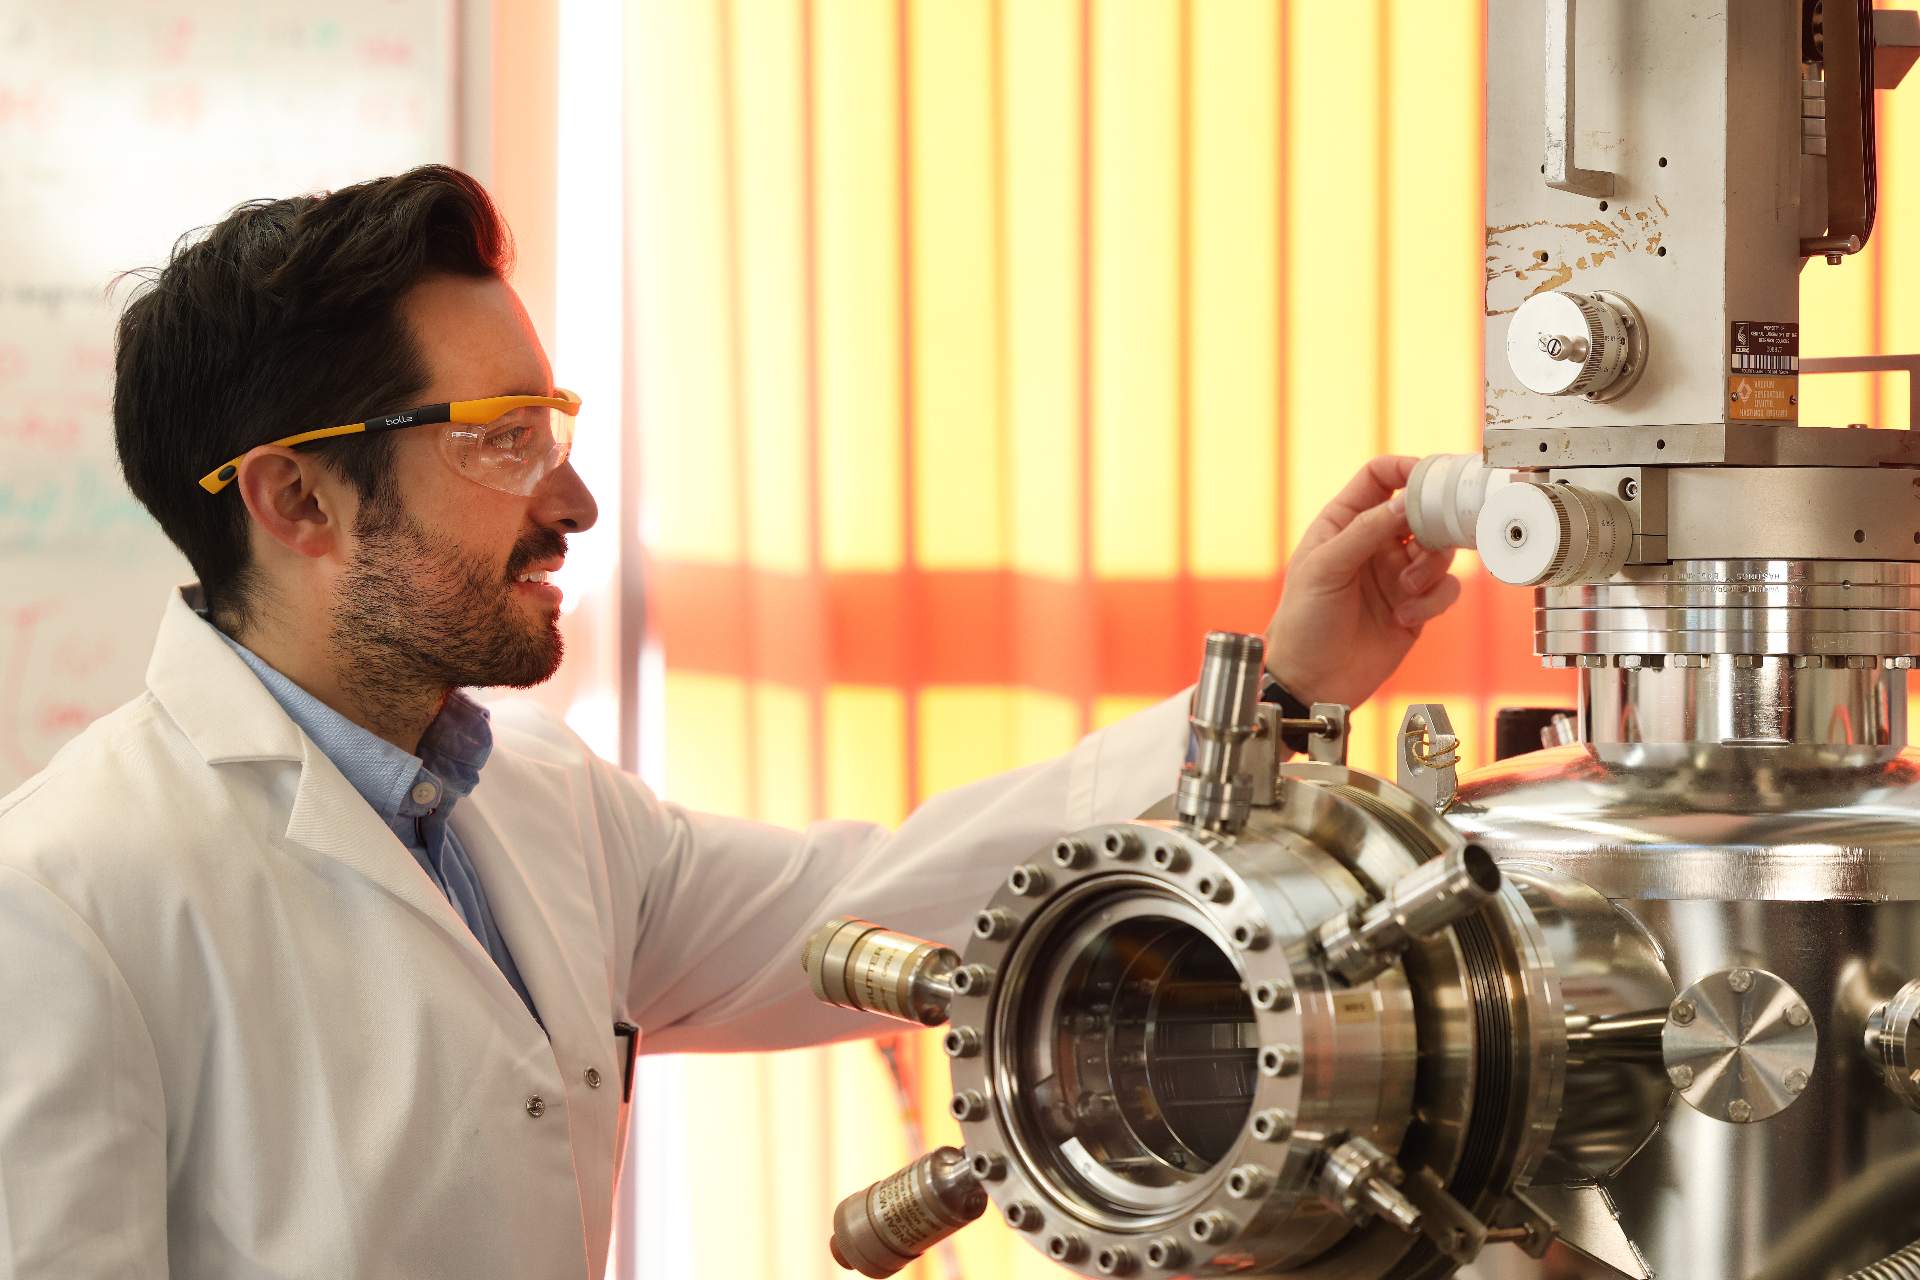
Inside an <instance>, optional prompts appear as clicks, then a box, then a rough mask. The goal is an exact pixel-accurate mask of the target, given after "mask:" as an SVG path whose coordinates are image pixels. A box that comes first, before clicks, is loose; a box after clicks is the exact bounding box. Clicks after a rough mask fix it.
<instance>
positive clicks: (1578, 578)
mask: <svg viewBox="0 0 1920 1280" xmlns="http://www.w3.org/2000/svg"><path fill="white" fill-rule="evenodd" d="M1475 541H1476V542H1477V543H1478V545H1479V551H1480V559H1481V561H1482V562H1483V563H1484V564H1485V565H1486V566H1487V571H1488V572H1489V573H1491V574H1493V576H1494V577H1496V578H1498V579H1500V581H1502V582H1509V583H1512V584H1513V585H1514V586H1517V587H1534V586H1544V587H1561V586H1566V585H1567V584H1569V583H1574V582H1600V581H1604V580H1605V579H1607V578H1610V577H1612V576H1613V575H1614V574H1616V573H1618V572H1619V571H1620V569H1621V567H1622V566H1623V565H1625V564H1626V562H1627V556H1628V554H1629V553H1630V552H1631V551H1632V549H1633V517H1632V516H1631V515H1630V514H1629V513H1628V511H1627V508H1626V504H1624V503H1622V502H1621V501H1620V500H1619V499H1618V498H1616V497H1614V496H1613V495H1612V494H1606V493H1595V492H1594V491H1593V490H1591V489H1576V488H1574V487H1573V486H1572V485H1565V484H1535V483H1532V482H1530V481H1527V482H1516V483H1514V484H1509V485H1503V486H1501V487H1499V488H1498V489H1495V490H1494V491H1492V492H1491V493H1489V494H1488V495H1487V500H1486V502H1485V503H1484V504H1482V506H1481V508H1480V520H1479V524H1478V526H1477V527H1476V529H1475Z"/></svg>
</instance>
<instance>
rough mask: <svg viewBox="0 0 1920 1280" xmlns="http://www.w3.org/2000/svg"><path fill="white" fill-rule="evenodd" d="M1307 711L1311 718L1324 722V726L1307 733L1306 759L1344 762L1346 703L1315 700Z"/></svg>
mask: <svg viewBox="0 0 1920 1280" xmlns="http://www.w3.org/2000/svg"><path fill="white" fill-rule="evenodd" d="M1309 711H1310V713H1311V715H1312V718H1313V719H1315V720H1320V721H1323V722H1325V727H1323V728H1318V729H1315V730H1313V731H1312V732H1311V733H1309V734H1308V735H1307V759H1309V760H1314V761H1318V762H1319V763H1321V764H1345V763H1346V762H1347V716H1348V714H1349V711H1348V709H1347V705H1346V704H1345V703H1343V702H1316V703H1314V704H1313V706H1312V707H1311V708H1309Z"/></svg>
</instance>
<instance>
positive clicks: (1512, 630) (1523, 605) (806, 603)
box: [648, 561, 1565, 699]
mask: <svg viewBox="0 0 1920 1280" xmlns="http://www.w3.org/2000/svg"><path fill="white" fill-rule="evenodd" d="M648 587H649V591H650V593H651V600H652V603H653V606H654V613H655V617H656V619H657V620H658V624H659V635H660V639H661V643H662V644H663V646H664V648H665V653H666V658H667V663H668V665H669V667H670V668H671V669H675V670H686V671H701V672H713V673H726V674H739V673H740V672H743V671H748V670H752V671H755V672H756V673H757V674H758V675H759V677H760V678H762V679H767V680H773V681H778V682H781V683H787V684H792V685H795V686H798V687H802V688H809V687H817V686H818V685H819V684H820V683H823V682H824V683H832V684H853V685H886V686H893V687H896V688H918V687H922V686H925V685H967V684H990V685H1021V686H1026V687H1032V688H1041V689H1050V690H1055V691H1058V692H1060V693H1063V694H1066V695H1070V696H1073V697H1076V698H1081V699H1091V698H1092V697H1093V696H1094V695H1095V694H1096V693H1114V694H1124V695H1134V696H1147V695H1151V694H1156V693H1163V694H1164V693H1171V692H1172V691H1174V690H1176V689H1179V688H1182V687H1184V686H1185V685H1186V684H1188V683H1190V682H1191V681H1192V680H1193V677H1194V674H1195V672H1196V671H1197V670H1198V668H1199V654H1200V642H1201V640H1202V639H1203V638H1204V635H1205V632H1206V630H1207V629H1208V628H1209V627H1226V628H1233V629H1239V630H1251V631H1258V630H1260V629H1262V628H1264V627H1265V625H1266V622H1267V618H1268V615H1269V614H1270V613H1271V612H1272V609H1273V602H1274V600H1275V599H1276V598H1277V595H1278V587H1277V584H1276V583H1275V582H1272V581H1268V580H1266V579H1263V578H1207V579H1195V580H1193V582H1192V583H1191V584H1190V585H1188V586H1185V587H1183V586H1181V585H1180V584H1178V583H1176V582H1175V581H1173V580H1172V579H1153V580H1146V581H1127V580H1106V581H1098V582H1060V581H1057V580H1053V579H1044V578H1034V577H1027V576H1023V575H1019V574H1012V573H1005V572H996V571H970V570H951V571H925V570H915V571H909V572H906V573H898V574H894V573H838V574H829V575H825V576H822V577H818V578H808V577H802V576H798V575H791V574H779V573H771V572H765V571H760V570H754V569H750V568H745V567H742V566H739V565H713V564H683V563H676V562H672V561H667V562H662V563H659V564H656V565H654V566H653V572H652V577H651V580H650V581H649V583H648ZM1183 591H1190V592H1191V601H1192V605H1191V608H1192V615H1191V617H1190V618H1182V617H1181V616H1180V613H1179V609H1178V604H1179V602H1180V596H1181V592H1183ZM756 598H757V603H756ZM983 620H989V621H986V622H985V623H984V624H983ZM1532 636H1533V601H1532V599H1531V597H1530V596H1529V595H1528V593H1526V592H1523V591H1516V590H1513V589H1512V588H1510V587H1506V586H1503V585H1501V584H1499V583H1495V582H1493V581H1491V580H1490V579H1487V578H1485V577H1476V578H1474V579H1473V580H1472V581H1470V582H1468V583H1467V584H1466V598H1465V600H1464V601H1463V602H1462V604H1461V605H1460V606H1459V607H1458V608H1455V609H1454V610H1452V611H1451V612H1450V613H1449V614H1448V615H1447V616H1446V617H1444V618H1441V619H1440V620H1438V621H1436V622H1434V623H1432V624H1430V625H1429V627H1428V629H1427V632H1426V634H1425V635H1424V636H1423V637H1422V639H1421V640H1420V642H1419V643H1418V644H1417V645H1415V646H1414V649H1413V652H1412V653H1411V654H1410V655H1409V657H1408V659H1407V661H1406V663H1405V664H1404V665H1403V667H1402V669H1401V671H1400V672H1399V673H1398V675H1396V677H1395V678H1394V681H1393V685H1392V686H1391V687H1415V686H1419V687H1423V688H1427V689H1435V688H1455V687H1459V686H1460V685H1461V684H1462V675H1463V673H1464V672H1468V671H1471V670H1473V669H1474V667H1475V666H1476V665H1478V663H1479V661H1481V660H1484V662H1485V665H1486V670H1487V671H1488V672H1489V673H1492V672H1497V673H1498V679H1497V681H1495V680H1490V679H1484V678H1483V679H1481V680H1480V681H1478V682H1477V683H1476V684H1475V687H1476V688H1479V689H1491V690H1496V691H1498V692H1501V693H1513V694H1516V695H1517V694H1528V695H1532V694H1536V693H1549V692H1554V691H1558V690H1561V689H1562V687H1563V685H1564V684H1565V680H1564V678H1563V673H1556V672H1542V671H1541V670H1540V667H1539V664H1538V662H1537V661H1535V659H1534V658H1533V654H1532V650H1531V641H1532Z"/></svg>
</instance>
